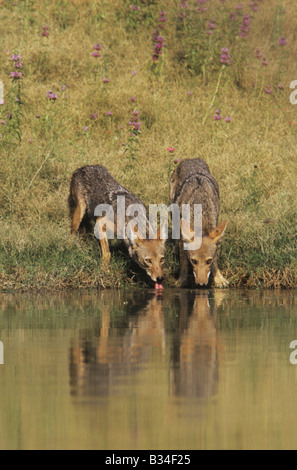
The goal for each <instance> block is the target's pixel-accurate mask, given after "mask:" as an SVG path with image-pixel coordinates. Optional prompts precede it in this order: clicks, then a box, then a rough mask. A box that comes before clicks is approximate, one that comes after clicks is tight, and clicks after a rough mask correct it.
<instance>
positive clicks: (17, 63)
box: [10, 52, 23, 80]
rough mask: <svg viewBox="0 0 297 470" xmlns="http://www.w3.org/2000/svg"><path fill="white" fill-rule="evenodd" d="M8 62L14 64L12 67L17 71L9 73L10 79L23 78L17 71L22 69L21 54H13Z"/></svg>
mask: <svg viewBox="0 0 297 470" xmlns="http://www.w3.org/2000/svg"><path fill="white" fill-rule="evenodd" d="M10 60H11V61H12V62H13V63H14V67H15V68H16V69H17V71H15V72H11V74H10V78H13V79H15V80H18V79H20V78H23V74H22V72H20V71H19V69H22V68H23V64H22V58H21V54H19V53H18V52H14V53H13V54H12V56H11V58H10Z"/></svg>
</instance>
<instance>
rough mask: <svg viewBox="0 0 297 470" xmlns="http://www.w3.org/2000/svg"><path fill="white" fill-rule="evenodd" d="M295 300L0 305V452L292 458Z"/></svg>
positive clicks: (46, 300) (284, 295)
mask: <svg viewBox="0 0 297 470" xmlns="http://www.w3.org/2000/svg"><path fill="white" fill-rule="evenodd" d="M295 339H297V292H296V291H287V292H286V291H276V292H274V291H244V290H226V291H220V290H217V291H213V290H210V291H208V290H195V291H190V290H177V289H172V290H171V289H168V290H164V291H163V292H161V293H155V292H154V291H150V290H127V291H112V290H111V291H104V292H83V293H80V292H75V293H67V294H65V293H64V294H1V295H0V341H1V342H2V343H3V349H4V364H3V365H0V398H1V404H0V449H103V450H113V449H114V450H116V449H130V450H131V449H133V450H137V449H147V450H152V449H154V450H157V449H167V450H169V449H172V450H176V449H188V450H189V449H193V450H194V449H297V433H296V422H297V400H296V396H297V365H293V364H291V363H290V353H291V352H292V350H291V349H290V343H291V341H293V340H295Z"/></svg>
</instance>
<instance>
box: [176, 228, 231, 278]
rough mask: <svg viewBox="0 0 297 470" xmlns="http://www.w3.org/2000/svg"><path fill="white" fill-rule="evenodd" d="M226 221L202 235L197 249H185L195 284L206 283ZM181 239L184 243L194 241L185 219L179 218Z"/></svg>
mask: <svg viewBox="0 0 297 470" xmlns="http://www.w3.org/2000/svg"><path fill="white" fill-rule="evenodd" d="M226 226H227V222H222V223H221V224H219V225H218V226H217V227H216V228H215V229H213V230H211V232H209V234H208V235H206V236H203V237H202V243H201V246H200V248H199V249H197V250H185V252H186V253H187V256H188V260H189V262H190V263H191V265H192V267H193V274H194V278H195V282H196V284H199V285H200V286H204V285H206V284H207V283H208V279H209V275H210V271H211V265H212V263H213V261H214V259H215V254H216V251H217V245H218V242H219V241H220V240H221V238H222V236H223V235H224V232H225V229H226ZM181 233H182V240H183V241H184V242H186V243H192V242H193V241H194V236H195V235H194V234H193V231H192V230H191V228H190V226H189V224H188V223H187V221H186V220H185V219H182V220H181Z"/></svg>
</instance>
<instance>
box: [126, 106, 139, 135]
mask: <svg viewBox="0 0 297 470" xmlns="http://www.w3.org/2000/svg"><path fill="white" fill-rule="evenodd" d="M140 125H141V122H140V121H139V112H138V111H136V110H135V111H133V113H132V117H131V120H130V121H129V126H130V127H131V128H132V132H131V135H133V134H138V132H140Z"/></svg>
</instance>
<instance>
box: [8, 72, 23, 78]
mask: <svg viewBox="0 0 297 470" xmlns="http://www.w3.org/2000/svg"><path fill="white" fill-rule="evenodd" d="M10 78H13V79H15V80H17V79H19V78H23V74H22V72H11V74H10Z"/></svg>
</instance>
